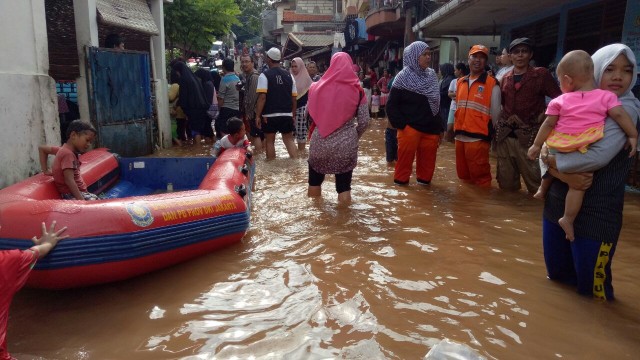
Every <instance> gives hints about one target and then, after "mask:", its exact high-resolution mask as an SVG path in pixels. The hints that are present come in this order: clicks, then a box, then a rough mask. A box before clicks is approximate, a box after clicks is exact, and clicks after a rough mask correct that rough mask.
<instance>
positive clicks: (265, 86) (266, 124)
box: [256, 47, 297, 160]
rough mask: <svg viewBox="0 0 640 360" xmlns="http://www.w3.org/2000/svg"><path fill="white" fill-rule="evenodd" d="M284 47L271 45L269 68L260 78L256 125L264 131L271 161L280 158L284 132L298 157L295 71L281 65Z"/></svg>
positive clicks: (289, 148) (291, 152)
mask: <svg viewBox="0 0 640 360" xmlns="http://www.w3.org/2000/svg"><path fill="white" fill-rule="evenodd" d="M280 58H281V55H280V50H278V49H277V48H274V47H273V48H271V49H269V51H267V52H266V54H265V56H264V60H265V61H266V63H267V66H269V70H267V71H265V72H264V73H262V74H260V77H259V78H258V87H257V89H256V92H257V93H258V101H257V104H256V126H257V127H258V128H259V129H262V131H264V136H265V149H266V152H267V160H271V159H275V158H276V147H275V142H276V133H278V132H279V133H281V134H282V142H284V146H285V147H286V148H287V152H288V153H289V157H291V158H292V159H293V158H295V157H296V152H297V150H296V144H295V142H294V141H293V132H294V131H295V125H294V123H293V121H294V119H295V114H296V97H297V91H296V83H295V81H293V78H292V77H291V74H289V72H288V71H286V70H284V69H283V68H281V67H280Z"/></svg>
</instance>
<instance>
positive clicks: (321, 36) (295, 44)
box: [282, 32, 344, 59]
mask: <svg viewBox="0 0 640 360" xmlns="http://www.w3.org/2000/svg"><path fill="white" fill-rule="evenodd" d="M342 39H343V40H342V42H344V35H343V37H342ZM334 40H335V35H334V33H333V32H330V33H327V32H296V33H289V34H288V36H287V41H286V42H285V44H284V47H283V48H282V57H283V58H284V59H293V58H294V57H296V56H299V55H300V54H301V53H303V52H304V51H307V52H308V51H313V50H316V49H318V48H327V49H329V50H331V47H332V46H333V44H334Z"/></svg>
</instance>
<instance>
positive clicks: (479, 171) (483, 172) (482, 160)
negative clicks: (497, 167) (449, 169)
mask: <svg viewBox="0 0 640 360" xmlns="http://www.w3.org/2000/svg"><path fill="white" fill-rule="evenodd" d="M490 147H491V144H490V143H488V142H486V141H474V142H463V141H459V140H456V171H457V173H458V178H459V179H461V180H465V181H470V182H472V183H474V184H476V185H478V186H482V187H491V165H490V164H489V148H490Z"/></svg>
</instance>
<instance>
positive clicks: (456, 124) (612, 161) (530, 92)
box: [240, 38, 640, 299]
mask: <svg viewBox="0 0 640 360" xmlns="http://www.w3.org/2000/svg"><path fill="white" fill-rule="evenodd" d="M534 51H535V47H534V44H533V42H532V41H531V40H530V39H528V38H519V39H515V40H514V41H512V42H511V43H510V44H509V46H508V47H505V48H504V49H503V50H502V53H501V54H499V55H498V56H497V57H496V63H497V65H498V66H499V68H496V69H493V68H491V67H490V66H488V60H489V49H488V48H487V47H486V46H483V45H481V44H477V45H474V46H473V47H471V49H470V50H469V53H468V59H467V61H466V62H461V63H458V64H455V65H453V64H443V65H441V66H440V67H439V69H438V70H439V73H440V74H439V76H438V74H437V73H436V71H435V70H434V69H432V68H431V67H430V64H431V53H430V49H429V47H428V45H427V44H426V43H424V42H420V41H418V42H414V43H412V44H410V45H409V46H408V47H406V48H405V49H404V57H403V67H402V70H401V71H400V72H399V73H398V74H397V75H395V76H393V74H391V73H390V72H389V71H387V70H384V71H382V73H381V74H378V73H377V72H376V71H374V70H373V69H369V70H368V71H367V72H364V71H361V69H360V68H359V67H358V66H357V65H355V64H353V61H352V60H351V58H350V57H349V55H347V54H344V53H338V54H335V55H334V56H333V57H332V59H331V62H330V65H329V68H328V69H327V70H326V72H325V73H324V74H322V75H320V74H319V73H318V71H317V65H316V64H315V63H313V62H310V63H308V64H306V65H305V64H304V62H303V60H302V59H301V58H295V59H293V60H292V61H291V67H290V69H289V71H287V70H285V69H284V68H282V66H281V53H280V51H279V50H278V49H275V48H272V49H270V50H269V51H267V52H266V54H265V57H264V58H265V63H266V64H267V66H268V70H267V71H264V72H262V73H260V72H257V71H255V69H254V66H253V62H252V61H251V60H250V59H247V60H246V62H243V66H242V70H243V73H244V77H245V78H247V80H246V81H245V86H244V91H245V101H244V103H243V109H244V110H241V111H240V112H241V114H243V116H244V117H245V119H247V120H248V121H247V122H246V124H247V129H248V131H249V133H250V138H251V142H252V143H253V142H254V141H255V144H260V143H261V140H264V147H265V149H266V157H267V159H273V158H275V148H274V142H275V134H276V133H278V132H280V133H281V134H282V140H283V142H284V145H285V148H286V149H287V151H288V153H289V156H290V157H292V158H293V157H296V156H299V155H300V154H301V152H302V151H304V149H305V146H306V143H307V142H309V153H308V163H309V179H308V185H309V188H308V195H309V196H320V194H321V184H322V182H323V180H324V178H325V176H326V175H328V174H334V175H335V176H336V190H337V192H338V200H339V202H343V201H344V202H348V201H350V199H351V179H352V174H353V169H354V168H355V166H356V164H357V149H358V139H359V138H360V137H361V136H362V134H363V132H364V131H365V130H366V128H367V124H368V122H369V121H370V117H373V118H374V119H375V118H377V117H378V116H379V115H381V116H382V117H383V118H385V119H386V120H387V129H386V131H385V148H386V160H387V161H388V162H389V164H390V165H392V166H393V168H394V176H393V181H394V183H396V184H398V185H400V186H403V185H406V184H408V183H409V182H410V179H411V177H412V175H413V171H414V170H413V167H414V163H415V168H416V170H415V179H416V182H417V183H418V184H421V185H429V184H430V183H431V181H432V179H433V175H434V172H435V164H436V159H437V152H438V148H439V146H440V145H441V144H442V141H443V139H444V140H448V141H452V142H454V144H455V163H456V173H457V175H458V177H459V179H460V180H461V181H464V182H468V183H470V184H474V185H476V186H479V187H491V186H492V182H493V179H494V176H493V174H492V173H491V165H490V162H489V159H490V154H491V153H493V155H494V156H495V158H496V159H497V168H496V174H495V179H496V181H497V185H498V187H499V188H500V189H502V190H506V191H517V190H520V188H521V186H522V184H524V186H525V188H526V190H527V191H528V192H529V193H530V194H531V195H532V197H537V198H542V199H544V200H545V209H544V217H543V219H544V220H543V244H544V252H545V263H546V264H547V272H548V276H549V278H551V279H553V280H559V281H564V282H569V283H572V284H575V285H576V286H577V288H578V291H579V292H580V293H582V294H590V295H594V296H596V297H600V298H604V299H613V298H614V295H613V286H612V284H611V262H612V259H613V254H614V253H615V248H616V242H617V237H618V234H619V232H620V229H621V226H622V222H621V218H622V205H623V195H624V184H625V177H626V175H627V174H628V171H629V169H630V166H631V160H630V157H631V156H635V155H636V148H637V142H638V139H637V138H638V132H637V123H638V118H639V117H640V102H638V100H637V99H636V98H635V97H634V95H633V94H632V93H631V88H632V87H633V85H634V83H635V80H636V78H637V65H636V60H635V57H634V55H633V53H632V52H631V51H630V50H629V48H628V47H626V46H625V45H622V44H615V45H609V46H606V47H604V48H602V49H600V50H599V51H598V52H596V53H595V54H594V55H593V56H588V54H586V53H584V52H580V51H576V52H570V53H568V54H567V55H566V56H565V57H564V58H563V59H562V61H561V62H560V63H559V64H558V67H557V71H556V73H555V74H552V73H551V72H550V71H549V70H548V69H547V68H542V67H536V66H534V65H532V59H533V55H534ZM494 74H495V76H494ZM378 75H380V78H378ZM256 78H257V79H256ZM563 93H564V94H563ZM247 99H248V100H247ZM326 104H332V106H331V107H327V106H326ZM585 114H586V115H585ZM585 118H586V119H588V120H585ZM605 119H606V120H605ZM541 129H542V130H541ZM295 142H297V144H298V146H297V148H296V146H295ZM541 167H542V171H541ZM594 274H595V276H594Z"/></svg>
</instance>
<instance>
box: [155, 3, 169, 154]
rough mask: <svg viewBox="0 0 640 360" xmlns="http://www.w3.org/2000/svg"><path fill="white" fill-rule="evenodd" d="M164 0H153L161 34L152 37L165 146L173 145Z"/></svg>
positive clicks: (157, 103)
mask: <svg viewBox="0 0 640 360" xmlns="http://www.w3.org/2000/svg"><path fill="white" fill-rule="evenodd" d="M162 1H163V0H154V1H152V2H151V14H152V15H153V20H154V21H155V23H156V25H157V26H158V30H159V32H160V34H159V35H158V36H152V37H151V54H150V55H151V58H152V59H153V85H154V87H155V94H156V98H155V102H156V109H158V129H159V130H160V131H159V134H160V139H158V140H159V141H158V142H159V143H160V144H161V146H162V147H163V148H168V147H171V118H170V117H169V92H168V83H167V76H166V71H165V69H166V68H167V66H166V59H165V52H164V10H163V3H162Z"/></svg>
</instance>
